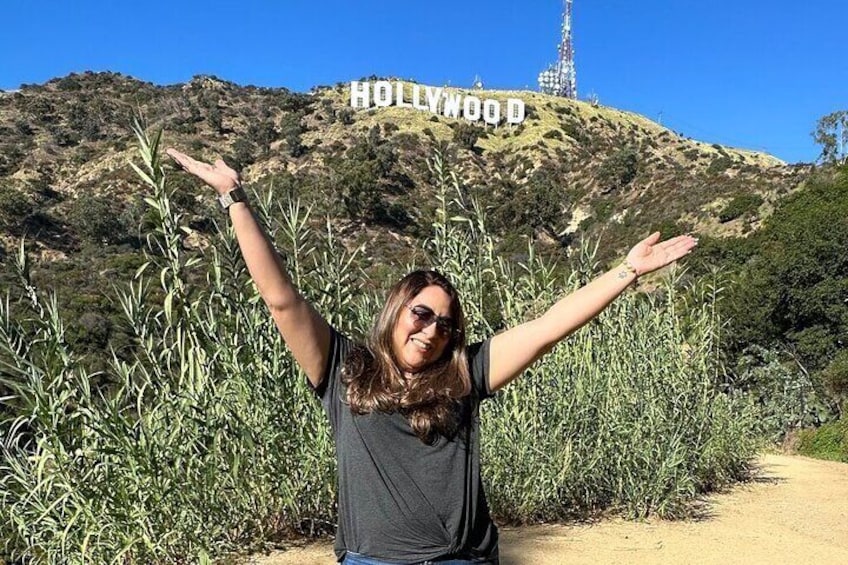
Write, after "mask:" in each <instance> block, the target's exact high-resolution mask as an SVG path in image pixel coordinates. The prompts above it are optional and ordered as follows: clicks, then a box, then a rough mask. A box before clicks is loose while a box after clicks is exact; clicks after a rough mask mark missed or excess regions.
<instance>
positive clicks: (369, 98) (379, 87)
mask: <svg viewBox="0 0 848 565" xmlns="http://www.w3.org/2000/svg"><path fill="white" fill-rule="evenodd" d="M405 96H406V95H405V92H404V83H402V82H395V83H391V82H389V81H387V80H378V81H376V82H374V84H373V85H372V84H371V83H370V82H366V81H358V80H354V81H351V83H350V105H351V107H352V108H357V109H360V108H361V109H366V108H370V107H371V106H372V104H373V105H374V106H376V107H377V108H387V107H389V106H397V107H398V108H414V109H416V110H421V111H425V112H432V113H433V114H440V115H442V116H446V117H448V118H460V117H462V118H465V119H466V120H468V121H469V122H478V121H480V120H481V119H482V120H483V121H484V122H485V123H487V124H490V125H493V126H496V125H498V124H499V123H500V122H501V119H502V118H506V122H507V123H508V124H520V123H521V122H523V121H524V117H525V108H524V101H523V100H521V99H519V98H508V99H507V101H506V104H503V103H501V102H500V101H498V100H491V99H481V98H479V97H477V96H465V95H463V94H462V93H459V92H453V91H447V90H446V89H444V88H439V87H435V86H421V85H419V84H413V85H412V96H411V97H410V98H409V99H407V98H406V97H405Z"/></svg>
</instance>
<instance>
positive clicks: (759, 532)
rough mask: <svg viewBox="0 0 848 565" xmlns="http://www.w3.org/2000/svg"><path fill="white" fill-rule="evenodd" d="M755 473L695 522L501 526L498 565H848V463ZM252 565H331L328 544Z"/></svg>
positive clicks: (804, 462) (786, 461)
mask: <svg viewBox="0 0 848 565" xmlns="http://www.w3.org/2000/svg"><path fill="white" fill-rule="evenodd" d="M761 467H762V471H761V473H760V474H759V476H758V477H757V479H756V480H755V481H753V482H751V483H749V484H746V485H742V486H739V487H737V488H735V489H734V490H733V491H732V492H730V493H726V494H718V495H714V496H713V497H711V498H710V506H709V516H708V517H706V518H705V519H704V520H701V521H697V522H663V521H650V522H639V523H636V522H625V521H621V520H613V521H607V522H601V523H599V524H595V525H589V526H584V525H574V526H532V527H524V528H502V529H501V542H500V547H501V563H502V565H524V564H527V565H560V564H563V563H568V564H601V563H603V564H611V563H621V564H626V563H639V564H654V563H655V564H689V563H693V564H712V563H715V564H718V563H721V564H727V563H739V564H743V563H744V564H746V565H747V564H759V563H768V564H777V563H781V564H793V565H794V564H806V563H816V564H831V563H832V564H834V565H836V564H840V565H844V564H848V465H846V464H843V463H832V462H828V461H818V460H815V459H807V458H804V457H788V456H782V455H766V456H764V457H763V458H762V459H761ZM250 563H254V564H256V565H331V564H332V563H334V557H333V552H332V545H331V544H330V543H320V544H310V545H307V546H305V547H298V548H292V549H290V550H288V551H285V552H279V553H275V554H272V555H270V556H267V557H259V556H256V557H253V558H251V559H250Z"/></svg>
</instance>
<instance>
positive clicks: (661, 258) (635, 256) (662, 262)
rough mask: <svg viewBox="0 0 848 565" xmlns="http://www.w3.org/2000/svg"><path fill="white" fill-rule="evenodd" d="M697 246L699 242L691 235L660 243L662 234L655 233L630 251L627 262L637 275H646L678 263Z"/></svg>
mask: <svg viewBox="0 0 848 565" xmlns="http://www.w3.org/2000/svg"><path fill="white" fill-rule="evenodd" d="M696 245H698V240H697V239H695V238H694V237H692V236H691V235H679V236H677V237H673V238H671V239H667V240H665V241H660V232H654V233H652V234H651V235H649V236H648V237H646V238H645V239H643V240H642V241H640V242H639V243H637V244H636V245H635V247H633V249H631V250H630V253H628V254H627V262H628V263H629V264H630V266H631V267H633V268H634V269H636V274H637V275H645V274H647V273H650V272H653V271H656V270H657V269H659V268H662V267H665V266H666V265H668V264H669V263H673V262H675V261H677V260H678V259H680V258H681V257H683V256H684V255H686V254H688V253H690V252H691V251H692V249H694V247H695V246H696Z"/></svg>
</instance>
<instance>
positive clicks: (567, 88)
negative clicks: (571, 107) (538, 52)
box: [539, 0, 577, 99]
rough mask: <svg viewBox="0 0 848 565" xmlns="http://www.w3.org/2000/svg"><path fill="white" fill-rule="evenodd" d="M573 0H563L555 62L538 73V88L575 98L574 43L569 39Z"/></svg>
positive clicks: (555, 94)
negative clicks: (560, 33)
mask: <svg viewBox="0 0 848 565" xmlns="http://www.w3.org/2000/svg"><path fill="white" fill-rule="evenodd" d="M573 1H574V0H564V1H563V4H564V5H565V7H564V11H563V17H562V41H561V42H560V44H559V58H558V59H557V62H556V63H554V64H553V65H551V66H550V67H548V68H547V69H545V70H544V71H542V72H541V73H540V74H539V89H540V90H541V91H542V92H544V93H545V94H552V95H554V96H562V97H565V98H572V99H576V98H577V71H576V69H575V68H574V45H573V43H572V41H571V6H572V3H573Z"/></svg>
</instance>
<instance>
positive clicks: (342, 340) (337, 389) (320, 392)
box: [306, 327, 353, 426]
mask: <svg viewBox="0 0 848 565" xmlns="http://www.w3.org/2000/svg"><path fill="white" fill-rule="evenodd" d="M352 347H353V342H351V340H350V339H348V338H347V337H346V336H345V335H343V334H341V333H339V332H338V331H337V330H336V329H335V328H333V327H330V351H329V355H328V356H327V366H326V367H325V368H324V374H323V375H322V376H321V383H320V384H319V385H318V386H317V387H313V386H312V384H311V383H310V381H309V380H308V379H307V381H306V382H307V383H308V384H309V387H310V388H311V389H312V391H313V392H314V393H315V395H316V396H317V397H318V398H320V399H321V404H322V405H323V406H324V410H325V411H326V412H327V416H328V417H329V418H330V423H331V424H333V426H335V423H336V416H337V414H338V406H339V404H340V402H341V398H342V395H341V392H342V386H343V385H342V383H341V378H340V374H341V370H342V366H343V365H344V362H345V359H346V358H347V354H348V353H349V352H350V350H351V348H352Z"/></svg>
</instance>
